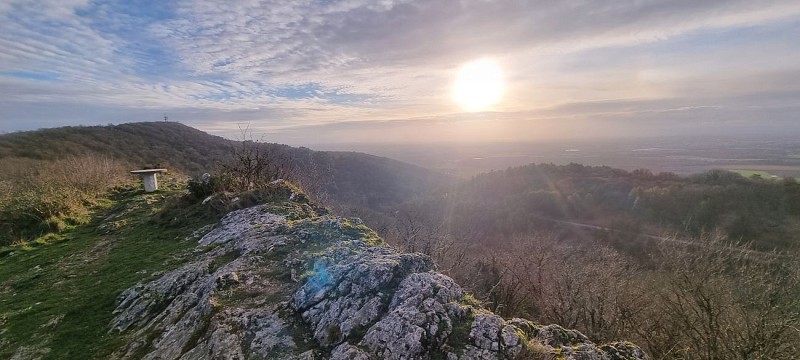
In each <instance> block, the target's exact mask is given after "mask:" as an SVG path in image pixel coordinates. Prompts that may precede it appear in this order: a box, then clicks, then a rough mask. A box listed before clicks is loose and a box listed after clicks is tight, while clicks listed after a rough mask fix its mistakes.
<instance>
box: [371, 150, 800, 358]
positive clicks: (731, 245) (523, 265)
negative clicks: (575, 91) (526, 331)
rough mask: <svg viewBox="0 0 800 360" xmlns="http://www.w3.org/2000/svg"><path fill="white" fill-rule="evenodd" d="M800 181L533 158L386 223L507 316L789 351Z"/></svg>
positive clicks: (796, 291)
mask: <svg viewBox="0 0 800 360" xmlns="http://www.w3.org/2000/svg"><path fill="white" fill-rule="evenodd" d="M798 190H800V189H798V187H797V183H795V182H794V181H793V180H792V179H789V180H785V181H771V180H761V179H747V178H744V177H741V176H739V175H737V174H732V173H727V172H717V171H715V172H710V173H706V174H700V175H696V176H692V177H688V178H682V177H678V176H675V175H673V174H658V175H654V174H651V173H649V172H647V171H636V172H632V173H629V172H625V171H622V170H616V169H611V168H605V167H600V168H592V167H585V166H581V165H577V164H573V165H569V166H554V165H530V166H526V167H522V168H514V169H509V170H507V171H504V172H496V173H490V174H485V175H481V176H477V177H475V178H474V179H473V180H472V181H469V182H467V183H465V184H463V185H461V186H459V187H456V188H452V189H449V190H448V191H446V192H442V193H440V194H438V196H434V197H422V198H418V199H416V200H414V201H412V202H410V203H408V204H406V205H405V206H404V207H403V208H402V209H400V211H398V212H397V213H396V214H395V217H394V219H393V220H394V221H393V222H391V223H389V224H388V225H385V226H384V227H383V229H384V230H383V234H384V235H385V236H386V238H387V240H389V242H391V243H394V244H396V245H398V246H401V247H403V248H405V249H408V250H411V251H421V252H425V253H427V254H429V255H431V256H432V257H434V259H436V261H437V263H438V264H439V265H440V267H441V269H442V270H444V271H445V272H447V273H448V274H449V275H451V276H453V277H454V278H455V279H456V280H457V281H458V282H459V283H460V284H462V285H465V286H466V287H467V288H468V289H470V290H471V291H473V292H474V293H475V295H476V296H477V297H478V298H479V299H480V300H481V301H482V302H483V303H484V304H485V305H486V306H488V307H489V308H490V309H492V310H493V311H495V312H497V313H499V314H502V315H504V316H506V317H517V316H519V317H527V318H530V319H534V320H536V321H537V322H540V323H555V324H559V325H562V326H565V327H568V328H576V329H578V330H580V331H582V332H583V333H585V334H586V335H587V336H589V337H590V338H593V339H598V340H599V341H609V340H615V339H626V340H630V341H632V342H634V343H636V344H638V345H640V346H642V347H643V348H644V349H645V350H646V351H647V352H648V353H649V354H651V355H652V356H653V357H654V358H657V359H708V360H711V359H760V358H763V359H779V358H791V356H793V354H796V353H797V351H799V350H800V348H798V346H800V345H799V344H800V331H798V329H800V300H798V299H800V268H798V266H797V264H800V261H798V257H797V254H796V252H797V245H798V238H797V230H796V227H795V226H796V225H795V224H797V222H798V217H800V213H798V212H797V209H795V207H794V205H793V204H795V203H794V201H796V200H797V197H798V196H799V194H800V192H798ZM651 234H656V235H651ZM773 249H779V250H780V252H776V251H774V250H773Z"/></svg>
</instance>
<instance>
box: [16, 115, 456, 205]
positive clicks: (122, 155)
mask: <svg viewBox="0 0 800 360" xmlns="http://www.w3.org/2000/svg"><path fill="white" fill-rule="evenodd" d="M258 145H259V146H261V147H262V148H263V149H264V151H265V152H267V153H269V154H270V156H271V157H273V158H275V159H276V160H278V161H282V162H285V164H286V165H287V167H290V168H291V171H289V173H290V174H291V178H292V180H293V181H295V182H297V183H300V184H303V186H304V188H306V189H308V191H309V192H310V193H312V195H315V196H316V197H318V198H322V199H325V200H327V202H328V203H329V205H331V206H334V207H336V208H338V209H341V210H343V211H346V212H348V213H350V212H351V211H356V210H357V211H361V212H383V211H384V210H386V209H389V208H392V207H394V206H395V205H396V204H399V203H400V202H403V201H405V200H407V199H408V198H411V197H413V196H415V195H417V194H421V193H424V192H427V191H430V190H432V189H434V188H436V187H438V186H441V185H443V184H445V183H448V182H449V181H450V180H451V179H450V178H448V177H446V176H444V175H441V174H438V173H436V172H433V171H430V170H427V169H425V168H422V167H419V166H415V165H410V164H406V163H403V162H400V161H396V160H392V159H388V158H384V157H378V156H373V155H368V154H363V153H355V152H327V151H313V150H310V149H307V148H295V147H290V146H287V145H280V144H269V143H259V144H258ZM240 146H242V143H241V142H238V141H232V140H227V139H224V138H221V137H218V136H213V135H209V134H207V133H205V132H202V131H200V130H197V129H194V128H191V127H189V126H186V125H183V124H180V123H175V122H145V123H130V124H122V125H109V126H87V127H63V128H55V129H43V130H37V131H28V132H18V133H11V134H4V135H0V164H8V165H4V167H5V168H7V169H8V168H12V167H23V166H24V165H20V162H23V163H24V161H25V160H44V161H52V160H55V159H59V158H64V157H68V156H70V155H83V154H101V155H107V156H111V157H113V158H115V159H116V160H121V161H125V162H127V163H128V164H130V166H131V167H132V168H139V167H143V166H153V167H155V166H160V167H166V168H168V169H171V170H175V171H178V172H181V173H184V174H186V175H194V176H196V175H199V174H201V173H203V172H211V171H213V170H215V169H216V168H217V167H218V166H219V164H220V163H222V162H224V161H226V160H227V159H228V158H230V156H231V150H232V149H234V148H236V147H240ZM2 176H3V175H2V174H0V180H2Z"/></svg>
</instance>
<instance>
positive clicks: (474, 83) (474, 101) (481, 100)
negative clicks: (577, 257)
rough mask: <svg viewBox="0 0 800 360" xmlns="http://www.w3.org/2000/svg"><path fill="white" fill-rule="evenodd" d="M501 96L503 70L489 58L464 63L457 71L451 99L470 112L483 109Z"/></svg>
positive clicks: (494, 102) (495, 102) (496, 101)
mask: <svg viewBox="0 0 800 360" xmlns="http://www.w3.org/2000/svg"><path fill="white" fill-rule="evenodd" d="M502 97H503V71H502V69H500V66H499V65H498V64H497V63H496V62H494V61H492V60H490V59H479V60H475V61H471V62H468V63H466V64H464V65H463V66H462V67H461V69H460V70H459V71H458V77H457V78H456V82H455V85H454V88H453V99H454V100H455V101H456V102H457V103H458V104H459V105H461V107H462V108H463V109H464V110H466V111H470V112H475V111H484V110H487V109H488V108H489V107H490V106H492V105H494V104H497V103H498V102H499V101H500V99H501V98H502Z"/></svg>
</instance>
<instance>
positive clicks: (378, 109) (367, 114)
mask: <svg viewBox="0 0 800 360" xmlns="http://www.w3.org/2000/svg"><path fill="white" fill-rule="evenodd" d="M799 15H800V4H798V3H797V2H796V1H790V0H785V1H777V0H772V1H759V2H753V1H744V0H708V1H693V0H692V1H690V0H672V1H657V0H647V1H640V0H637V1H634V0H623V1H614V2H586V1H578V0H543V1H536V2H531V1H527V0H505V1H487V0H472V1H470V0H443V1H436V2H431V1H421V0H385V1H378V2H376V1H368V0H340V1H319V0H301V1H277V0H275V1H272V0H264V1H259V0H246V1H234V2H213V1H203V2H199V1H183V0H178V1H174V2H156V3H153V2H149V1H125V2H123V1H91V2H90V1H71V0H70V1H63V0H60V1H56V0H47V1H44V0H43V1H38V2H29V1H5V2H0V48H2V49H4V50H3V51H2V52H0V97H2V98H3V99H4V101H3V102H2V103H0V129H1V130H15V129H23V128H27V127H30V126H31V125H30V124H33V123H35V124H44V125H46V124H48V121H49V123H50V124H53V125H56V124H58V125H62V124H66V123H73V122H80V121H85V122H91V123H102V122H103V121H106V120H104V119H106V118H108V117H109V116H108V115H109V114H114V113H115V112H116V114H117V115H118V116H116V117H117V118H121V119H129V118H136V119H139V118H140V117H145V118H147V117H150V116H156V117H160V116H159V114H163V112H165V111H166V112H170V113H173V114H175V116H173V118H176V117H182V116H187V117H188V116H192V119H193V120H190V119H187V120H189V123H190V124H193V125H196V126H201V127H203V128H205V129H209V130H214V131H225V130H224V129H225V128H229V129H235V123H236V122H238V121H248V122H252V123H253V124H254V125H256V126H254V127H257V128H259V129H262V130H263V131H265V132H273V133H282V134H290V133H292V132H293V131H294V133H295V135H296V136H301V135H302V132H303V131H306V130H308V129H317V128H319V129H329V128H336V126H340V128H348V129H350V128H353V127H355V128H359V127H363V130H364V131H362V132H363V133H365V134H369V135H368V136H370V137H371V138H374V136H375V135H376V132H377V130H375V131H374V132H370V131H373V130H369V129H371V128H370V126H372V125H368V124H382V125H381V128H386V126H388V125H386V124H399V123H403V124H414V126H419V125H421V124H425V122H426V121H428V122H432V125H431V126H429V128H431V129H440V128H443V127H446V126H447V124H450V125H452V124H451V123H448V122H437V121H438V120H434V119H453V118H463V117H464V115H463V114H459V113H460V109H458V108H456V107H455V105H454V104H453V103H452V101H451V100H450V92H451V89H450V86H451V85H450V83H451V81H452V76H453V72H454V70H455V69H456V68H457V66H458V65H460V64H461V63H463V62H465V61H468V60H471V59H474V58H477V57H483V56H489V57H493V58H495V59H496V60H497V61H498V62H500V63H501V64H503V65H504V66H505V67H506V69H505V73H506V74H507V86H508V91H506V93H507V94H508V95H507V98H506V99H505V101H504V102H503V103H502V104H501V105H500V106H498V107H497V109H495V110H496V112H497V113H500V114H501V115H502V117H503V118H504V119H508V121H506V123H508V124H512V123H513V124H518V123H519V124H524V123H525V122H526V121H528V122H531V121H533V120H531V119H544V118H550V117H558V118H560V119H573V120H570V121H574V122H575V123H576V124H584V123H587V122H588V123H591V121H590V120H587V119H586V117H587V116H589V114H591V115H592V116H598V117H603V118H604V119H605V117H616V118H617V119H618V120H619V121H620V123H626V121H627V119H628V118H629V117H636V118H641V119H651V120H652V121H658V120H653V119H663V118H664V116H666V115H663V114H667V113H671V114H673V115H674V114H676V113H681V114H701V115H702V114H706V113H704V111H709V112H710V113H715V114H718V115H715V116H720V117H721V116H722V114H724V112H723V110H724V109H728V108H729V106H730V105H729V104H730V103H731V102H732V101H733V99H735V100H736V101H739V102H740V103H742V104H749V105H751V106H753V107H761V108H765V107H768V108H770V109H778V108H780V109H788V108H790V107H791V104H792V103H796V100H797V98H796V97H794V96H795V93H794V92H793V91H794V90H795V89H796V86H795V85H794V83H792V82H790V81H788V80H786V79H788V78H789V77H785V76H784V77H781V76H783V75H785V74H796V73H797V72H798V71H800V65H798V64H800V62H798V61H797V60H798V58H800V50H798V49H797V47H794V46H789V44H792V43H793V41H794V40H792V39H795V38H796V37H794V35H800V30H798V29H800V25H798V23H800V21H798V16H799ZM782 34H783V35H782ZM768 69H772V71H773V72H774V73H775V74H779V75H772V74H771V73H770V72H769V71H768ZM780 74H783V75H780ZM792 78H793V77H792ZM763 94H782V95H780V96H776V97H773V98H771V99H765V98H764V97H763V96H764V95H763ZM648 104H649V105H648ZM653 104H659V105H658V106H654V107H652V108H646V107H647V106H650V105H653ZM644 105H647V106H645V109H644V110H642V109H640V107H642V106H644ZM59 107H60V108H62V109H64V111H63V112H62V114H61V119H60V120H59V119H55V117H58V116H56V115H57V112H56V111H54V110H51V109H56V108H59ZM703 109H705V110H703ZM725 111H727V110H725ZM655 113H658V114H662V115H659V116H654V115H652V114H655ZM744 113H747V114H751V115H750V116H753V119H751V120H750V121H751V122H755V121H758V119H757V118H758V116H757V115H756V114H755V113H748V112H743V114H744ZM129 114H135V115H129ZM531 114H533V115H531ZM698 116H700V115H698ZM702 116H706V115H702ZM65 119H70V120H65ZM81 119H83V120H81ZM406 119H414V120H413V121H412V122H408V121H411V120H406ZM142 120H144V119H142ZM651 120H648V121H651ZM392 121H399V122H397V123H395V122H392ZM597 121H600V120H597ZM602 121H606V120H602ZM608 121H612V120H608ZM652 121H651V122H652ZM663 121H669V120H663ZM709 121H712V120H709ZM742 121H744V120H742ZM26 124H27V125H26ZM336 124H341V125H336ZM437 124H444V125H437ZM26 126H27V127H26ZM36 126H41V125H36ZM393 126H394V125H393ZM520 126H522V125H520ZM576 126H577V125H576ZM526 128H527V127H526ZM292 129H295V130H297V131H295V130H292ZM298 129H306V130H302V131H301V130H298ZM565 129H566V127H565ZM552 132H562V133H574V131H567V130H564V131H560V130H558V129H557V128H553V130H552V131H550V133H552ZM355 133H358V131H352V132H351V133H350V134H349V135H348V133H344V132H342V133H339V135H340V136H341V138H342V139H343V140H347V139H350V140H359V139H361V138H360V137H356V136H355V135H353V134H355ZM417 133H418V132H417ZM445 133H451V132H450V131H445ZM404 134H407V135H408V136H418V134H415V133H414V132H413V131H408V132H407V133H404ZM465 134H466V133H465ZM537 134H538V133H537ZM295 135H292V136H295ZM287 136H288V135H287ZM364 136H367V135H364ZM453 136H456V135H453ZM457 136H460V137H463V136H466V135H464V134H457ZM504 136H505V135H504ZM532 136H533V135H532ZM496 137H497V138H501V137H503V136H500V135H498V136H496Z"/></svg>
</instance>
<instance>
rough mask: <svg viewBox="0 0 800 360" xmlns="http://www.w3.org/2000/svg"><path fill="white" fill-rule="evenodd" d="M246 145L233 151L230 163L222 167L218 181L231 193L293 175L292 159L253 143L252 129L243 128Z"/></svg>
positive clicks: (258, 142)
mask: <svg viewBox="0 0 800 360" xmlns="http://www.w3.org/2000/svg"><path fill="white" fill-rule="evenodd" d="M240 130H241V132H242V141H241V142H240V143H239V145H238V146H237V147H234V148H233V149H231V154H230V155H231V156H230V159H229V160H228V161H227V162H223V163H222V164H220V171H219V173H218V175H217V176H218V177H219V178H220V179H221V181H220V184H221V186H222V187H223V188H224V190H227V191H235V192H239V191H249V190H253V189H256V188H260V187H264V186H266V185H267V184H268V183H269V182H271V181H273V180H276V179H285V178H288V177H289V176H290V175H291V170H292V166H291V165H292V162H291V158H290V157H289V156H288V155H287V154H286V153H285V152H281V151H279V150H278V149H276V148H272V147H268V146H266V144H263V143H261V142H260V141H253V140H252V130H251V129H250V127H249V126H247V127H245V128H240Z"/></svg>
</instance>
